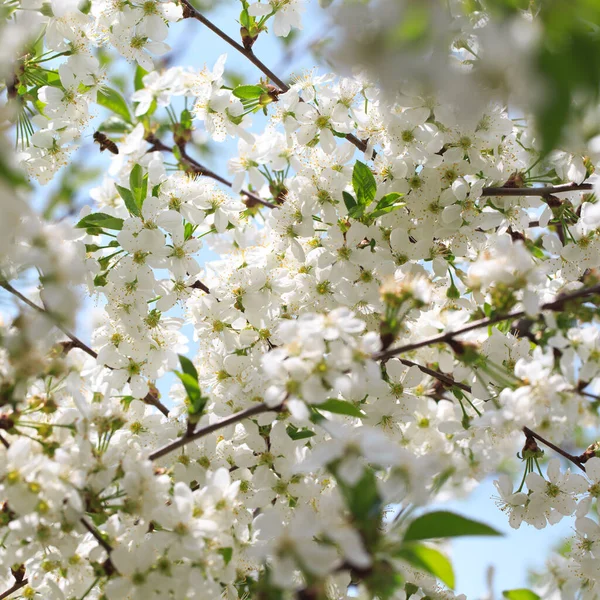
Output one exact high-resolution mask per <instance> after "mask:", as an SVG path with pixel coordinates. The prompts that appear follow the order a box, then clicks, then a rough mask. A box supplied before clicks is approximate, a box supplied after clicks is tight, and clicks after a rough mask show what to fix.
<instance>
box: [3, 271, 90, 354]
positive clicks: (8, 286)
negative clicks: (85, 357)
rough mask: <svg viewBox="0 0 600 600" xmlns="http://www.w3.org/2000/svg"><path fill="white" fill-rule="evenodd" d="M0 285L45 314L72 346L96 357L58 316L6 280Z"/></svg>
mask: <svg viewBox="0 0 600 600" xmlns="http://www.w3.org/2000/svg"><path fill="white" fill-rule="evenodd" d="M0 287H3V288H4V289H5V290H6V291H7V292H10V293H11V294H13V295H14V296H16V297H17V298H18V299H19V300H21V302H23V303H25V304H27V306H29V307H31V308H33V309H34V310H36V311H37V312H39V313H41V314H44V315H46V316H47V317H48V318H49V319H50V320H51V321H52V322H53V324H54V326H55V327H56V328H57V329H60V330H61V331H62V332H63V333H64V334H65V335H66V336H67V337H68V338H69V339H70V340H71V342H73V346H74V347H76V348H79V349H80V350H83V351H84V352H86V353H87V354H89V355H90V356H91V357H93V358H98V353H97V352H95V351H94V350H92V349H91V348H90V347H89V346H88V345H87V344H84V343H83V342H82V341H81V340H80V339H79V338H78V337H77V336H76V335H75V334H74V333H71V332H70V331H69V330H68V329H67V328H66V327H63V326H62V325H61V324H60V322H59V319H58V317H56V316H55V315H53V314H52V313H51V312H49V311H48V310H46V309H45V308H43V307H42V306H38V305H37V304H35V302H32V301H31V300H30V299H29V298H27V297H26V296H24V295H23V294H21V292H19V290H17V289H15V288H14V287H13V286H12V285H11V284H10V283H8V281H1V280H0Z"/></svg>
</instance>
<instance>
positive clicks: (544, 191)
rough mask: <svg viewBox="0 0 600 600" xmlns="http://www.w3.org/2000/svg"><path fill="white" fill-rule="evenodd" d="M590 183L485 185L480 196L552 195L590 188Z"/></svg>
mask: <svg viewBox="0 0 600 600" xmlns="http://www.w3.org/2000/svg"><path fill="white" fill-rule="evenodd" d="M592 189H594V186H593V185H592V184H591V183H566V184H564V185H550V186H545V187H527V188H511V187H486V188H483V190H482V192H481V195H482V196H552V195H554V194H564V193H566V192H577V191H580V190H592Z"/></svg>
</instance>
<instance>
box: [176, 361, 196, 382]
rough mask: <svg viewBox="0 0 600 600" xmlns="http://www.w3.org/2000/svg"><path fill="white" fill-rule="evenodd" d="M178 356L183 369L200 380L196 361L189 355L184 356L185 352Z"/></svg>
mask: <svg viewBox="0 0 600 600" xmlns="http://www.w3.org/2000/svg"><path fill="white" fill-rule="evenodd" d="M178 356H179V364H180V365H181V370H182V371H183V372H184V373H187V374H188V375H189V376H190V377H193V378H194V379H195V380H196V381H198V371H196V367H195V366H194V363H193V362H192V361H191V360H190V359H189V358H188V357H187V356H183V354H179V355H178Z"/></svg>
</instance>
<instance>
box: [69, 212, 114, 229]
mask: <svg viewBox="0 0 600 600" xmlns="http://www.w3.org/2000/svg"><path fill="white" fill-rule="evenodd" d="M75 227H78V228H79V229H87V228H88V227H101V228H103V229H115V230H117V231H120V230H121V229H123V219H119V218H118V217H113V216H112V215H107V214H106V213H92V214H90V215H86V216H85V217H83V219H81V221H79V223H77V225H75Z"/></svg>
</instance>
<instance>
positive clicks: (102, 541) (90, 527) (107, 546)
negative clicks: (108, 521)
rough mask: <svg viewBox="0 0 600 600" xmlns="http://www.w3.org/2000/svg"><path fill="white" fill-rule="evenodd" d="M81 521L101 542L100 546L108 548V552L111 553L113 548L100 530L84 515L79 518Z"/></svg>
mask: <svg viewBox="0 0 600 600" xmlns="http://www.w3.org/2000/svg"><path fill="white" fill-rule="evenodd" d="M79 522H80V523H81V524H82V525H83V526H84V527H85V528H86V529H87V530H88V531H89V532H90V533H91V534H92V535H93V536H94V538H95V539H96V541H97V542H98V544H100V546H102V547H103V548H104V549H105V550H106V553H107V554H109V555H110V553H111V552H112V551H113V548H112V546H111V545H110V544H109V543H108V542H107V541H106V540H105V539H104V538H103V537H102V535H101V534H100V532H99V531H98V530H97V529H96V528H95V527H94V526H93V525H90V524H89V523H88V522H87V520H86V519H84V518H83V517H81V519H79Z"/></svg>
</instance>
